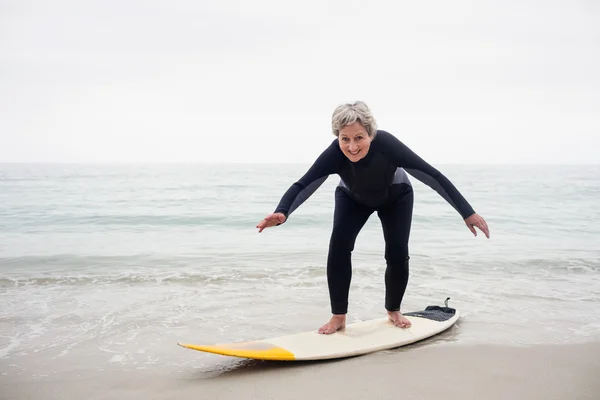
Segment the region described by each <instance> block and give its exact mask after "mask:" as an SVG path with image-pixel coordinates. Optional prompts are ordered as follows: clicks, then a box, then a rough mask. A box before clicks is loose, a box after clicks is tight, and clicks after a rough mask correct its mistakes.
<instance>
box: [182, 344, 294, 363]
mask: <svg viewBox="0 0 600 400" xmlns="http://www.w3.org/2000/svg"><path fill="white" fill-rule="evenodd" d="M178 345H179V346H181V347H185V348H188V349H192V350H198V351H205V352H208V353H214V354H221V355H224V356H233V357H242V358H254V359H258V360H278V361H283V360H295V359H296V357H295V356H294V354H293V353H291V352H289V351H288V350H286V349H284V348H281V347H277V346H273V345H270V344H268V343H260V346H257V342H246V343H237V344H235V345H234V344H227V345H223V346H219V345H214V346H199V345H195V344H186V343H178Z"/></svg>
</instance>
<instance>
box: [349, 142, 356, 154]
mask: <svg viewBox="0 0 600 400" xmlns="http://www.w3.org/2000/svg"><path fill="white" fill-rule="evenodd" d="M348 150H350V151H351V152H353V153H354V152H355V151H356V150H357V146H356V143H353V142H351V143H350V144H349V145H348Z"/></svg>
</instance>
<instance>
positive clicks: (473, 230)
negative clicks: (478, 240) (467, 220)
mask: <svg viewBox="0 0 600 400" xmlns="http://www.w3.org/2000/svg"><path fill="white" fill-rule="evenodd" d="M467 226H468V227H469V230H470V231H471V232H472V233H473V236H477V231H476V230H475V227H474V226H473V225H471V224H467Z"/></svg>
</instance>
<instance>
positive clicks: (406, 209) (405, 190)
mask: <svg viewBox="0 0 600 400" xmlns="http://www.w3.org/2000/svg"><path fill="white" fill-rule="evenodd" d="M390 193H391V197H392V198H391V201H390V202H389V204H386V205H385V206H384V207H382V208H381V209H380V210H378V212H377V213H378V216H379V219H380V220H381V225H382V227H383V235H384V239H385V259H386V264H387V267H386V270H385V308H386V310H387V311H388V314H389V316H390V319H391V320H392V322H394V324H395V325H396V326H399V327H403V328H404V327H409V326H410V321H409V320H408V319H407V318H405V317H404V316H402V314H401V313H400V304H401V303H402V299H403V297H404V292H405V290H406V286H407V284H408V275H409V268H408V267H409V265H408V260H409V258H410V257H409V254H408V239H409V236H410V228H411V222H412V210H413V201H414V197H413V190H412V187H411V186H409V185H406V184H399V185H394V186H393V188H392V189H391V190H390Z"/></svg>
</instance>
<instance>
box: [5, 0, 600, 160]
mask: <svg viewBox="0 0 600 400" xmlns="http://www.w3.org/2000/svg"><path fill="white" fill-rule="evenodd" d="M599 4H600V3H599V2H597V1H595V0H587V1H581V0H564V1H548V0H544V1H538V2H532V1H526V0H518V1H507V0H502V1H500V0H498V1H469V2H468V1H448V0H440V1H414V0H412V1H404V0H400V1H399V0H394V1H392V0H387V1H377V0H369V1H356V0H335V1H325V0H303V1H294V2H291V1H284V0H254V1H241V0H240V1H232V0H220V1H218V0H189V1H188V0H169V1H167V0H164V1H158V0H139V1H131V0H118V1H117V0H114V1H109V0H103V1H81V0H54V1H46V0H31V1H28V0H0V161H3V162H13V161H23V162H33V161H39V162H48V161H52V162H54V161H69V162H70V161H93V162H111V161H116V162H140V161H142V162H148V161H152V162H154V161H155V162H213V161H219V162H281V161H286V162H287V161H293V162H303V163H304V162H312V161H313V160H314V158H315V157H316V156H318V154H320V152H321V151H322V150H323V149H324V147H325V146H327V145H328V144H329V143H330V141H331V140H332V139H333V138H334V137H333V135H332V134H331V130H330V117H331V113H332V111H333V109H334V108H335V107H336V106H337V105H338V104H340V103H344V102H349V101H354V100H363V101H365V102H367V104H368V105H369V106H370V107H371V108H372V110H373V112H374V114H375V117H376V118H377V121H378V123H379V127H380V129H385V130H388V131H390V132H392V133H393V134H394V135H396V136H397V137H398V138H399V139H400V140H402V141H404V142H405V143H406V144H407V145H408V146H409V147H411V148H412V149H413V150H414V151H416V152H417V153H418V154H420V155H421V156H422V157H424V158H425V159H426V160H427V161H430V162H431V163H434V164H439V163H600V72H599V71H600V6H599Z"/></svg>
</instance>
